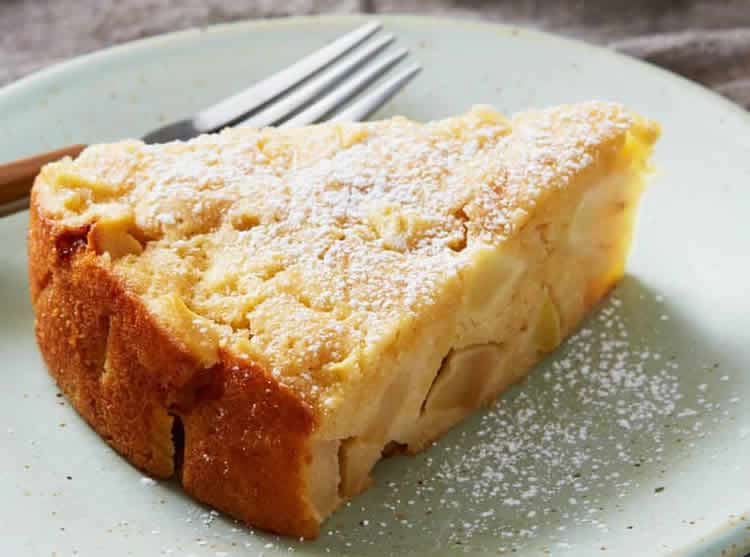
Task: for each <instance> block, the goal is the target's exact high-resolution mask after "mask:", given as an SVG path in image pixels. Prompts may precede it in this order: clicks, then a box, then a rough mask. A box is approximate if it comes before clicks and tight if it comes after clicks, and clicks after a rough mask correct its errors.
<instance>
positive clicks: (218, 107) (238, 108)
mask: <svg viewBox="0 0 750 557" xmlns="http://www.w3.org/2000/svg"><path fill="white" fill-rule="evenodd" d="M380 27H381V25H380V23H379V22H372V23H367V24H365V25H363V26H361V27H358V28H357V29H355V30H354V31H352V32H350V33H347V34H346V35H344V36H343V37H341V38H339V39H337V40H336V41H334V42H332V43H331V44H329V45H326V46H324V47H323V48H321V49H320V50H317V51H316V52H313V53H312V54H310V55H308V56H306V57H305V58H303V59H302V60H300V61H299V62H296V63H294V64H292V65H291V66H289V67H288V68H287V69H285V70H283V71H281V72H278V73H276V74H274V75H272V76H271V77H268V78H266V79H264V80H263V81H261V82H260V83H257V84H255V85H253V86H252V87H250V88H248V89H245V90H244V91H241V92H240V93H237V94H236V95H232V96H231V97H229V98H227V99H224V100H223V101H220V102H218V103H216V104H215V105H213V106H210V107H208V108H206V109H204V110H202V111H200V112H198V114H196V115H195V117H194V118H193V125H194V126H195V128H196V129H197V130H198V131H199V132H202V133H205V132H210V131H215V130H218V129H219V128H222V127H224V126H226V125H229V124H231V123H232V122H234V121H236V120H237V119H238V118H240V117H242V116H243V115H244V114H247V113H248V112H251V111H252V110H255V109H256V108H258V107H259V106H261V105H263V104H265V103H267V102H268V101H270V100H271V99H273V98H275V97H277V96H278V95H280V94H281V93H283V92H285V91H287V90H289V89H290V88H291V87H293V86H294V85H296V84H297V83H299V82H300V81H302V80H303V79H305V78H307V77H309V76H311V75H312V74H314V73H316V72H318V71H320V70H321V69H323V68H325V67H326V66H328V65H329V64H331V63H332V62H334V61H335V60H336V59H338V58H339V57H340V56H342V55H343V54H345V53H346V52H348V51H349V50H351V49H352V48H354V47H355V46H357V45H358V44H360V43H361V42H362V41H364V40H365V39H367V38H368V37H370V36H372V35H373V34H374V33H375V32H376V31H377V30H378V29H380Z"/></svg>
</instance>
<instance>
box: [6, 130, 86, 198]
mask: <svg viewBox="0 0 750 557" xmlns="http://www.w3.org/2000/svg"><path fill="white" fill-rule="evenodd" d="M85 148H86V145H81V144H77V145H69V146H68V147H63V148H62V149H56V150H54V151H47V152H46V153H40V154H38V155H34V156H32V157H27V158H25V159H18V160H15V161H12V162H8V163H4V164H0V205H4V204H5V203H10V202H12V201H18V200H20V199H23V198H25V197H27V196H28V195H29V192H30V191H31V186H32V185H33V184H34V179H35V178H36V176H37V174H39V171H40V170H41V169H42V167H43V166H44V165H45V164H47V163H48V162H53V161H56V160H58V159H61V158H63V157H65V156H70V157H75V156H78V154H79V153H80V152H81V151H83V150H84V149H85Z"/></svg>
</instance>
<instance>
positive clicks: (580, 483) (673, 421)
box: [0, 17, 750, 557]
mask: <svg viewBox="0 0 750 557" xmlns="http://www.w3.org/2000/svg"><path fill="white" fill-rule="evenodd" d="M384 20H385V25H386V27H387V28H388V30H389V31H391V32H394V33H395V34H396V35H397V36H398V37H399V38H400V40H401V41H402V42H404V43H407V44H409V45H410V46H412V48H413V51H414V55H415V56H416V57H417V58H418V59H419V61H420V62H421V63H422V64H423V65H424V68H425V71H424V73H423V74H422V75H421V76H420V77H419V78H418V79H417V80H416V81H415V82H414V83H413V84H411V85H410V86H409V87H408V89H407V90H406V91H404V92H403V93H402V94H401V95H400V96H398V98H397V99H396V100H395V101H394V102H392V103H391V104H390V105H389V106H388V107H387V109H386V110H385V111H384V112H383V114H384V115H386V114H397V113H398V114H405V115H407V116H410V117H412V118H416V119H431V118H436V117H441V116H446V115H449V114H452V113H456V112H461V111H464V110H466V109H467V108H469V106H470V105H472V104H474V103H489V104H494V105H496V106H497V107H498V108H500V109H501V110H503V111H507V112H513V111H516V110H520V109H523V108H527V107H532V106H542V105H548V104H554V103H564V102H573V101H580V100H585V99H591V98H597V99H609V100H616V101H621V102H623V103H625V104H627V105H629V106H630V107H632V108H633V109H636V110H637V111H640V112H642V113H644V114H646V115H648V116H651V117H653V118H656V119H658V120H659V121H660V122H661V123H662V124H663V128H664V136H663V139H662V140H661V142H660V143H659V146H658V149H657V153H656V162H657V164H658V167H659V173H658V175H657V176H656V177H655V179H654V180H653V182H652V186H651V187H650V189H649V190H648V192H647V194H646V196H645V198H644V202H643V207H642V212H641V219H640V223H639V227H638V232H637V237H636V240H635V247H634V250H633V253H632V256H631V259H630V262H629V266H628V274H627V277H626V278H625V280H624V281H623V283H622V284H621V285H620V287H619V288H618V289H617V291H616V292H615V297H614V299H613V300H610V301H609V302H607V303H605V304H604V305H603V307H601V308H599V310H598V312H597V314H596V315H595V316H594V317H593V318H592V319H590V320H589V322H588V323H587V324H586V325H585V329H584V330H583V332H582V333H581V334H579V335H578V336H577V337H576V338H575V339H573V340H572V341H570V342H568V343H567V344H566V345H565V346H564V347H563V348H562V349H561V350H559V351H558V352H557V353H556V354H554V355H552V356H551V357H550V358H548V360H547V361H546V362H544V363H543V364H542V365H541V366H539V368H538V369H537V370H535V371H534V373H533V374H532V376H531V378H530V380H529V382H528V383H527V384H525V385H523V386H521V387H519V388H517V389H515V390H514V391H513V392H511V393H509V394H508V395H507V396H505V397H503V399H502V400H501V402H500V403H499V404H498V406H496V407H495V408H494V409H493V410H490V411H486V412H484V413H480V414H479V415H477V416H475V417H474V418H473V419H471V420H470V421H469V422H468V423H466V424H464V425H463V426H461V427H459V428H457V429H456V430H455V431H453V432H452V433H451V434H450V435H448V437H446V438H445V439H444V440H443V441H441V442H440V443H439V445H438V446H436V447H434V448H432V449H431V450H429V451H427V452H426V453H424V454H423V455H421V456H419V457H417V458H412V459H409V458H403V457H402V458H393V459H391V460H389V461H387V462H385V463H384V464H382V465H381V466H379V467H378V469H377V473H376V481H377V485H376V487H374V488H373V489H371V490H370V491H368V492H367V493H366V494H365V495H363V496H362V497H360V498H358V499H356V500H355V501H354V502H352V504H351V505H350V506H347V507H346V508H344V509H342V510H341V511H339V512H338V513H336V514H335V515H334V517H333V518H332V519H331V520H330V521H329V522H328V523H327V524H326V525H325V527H324V529H323V535H322V536H321V538H320V539H319V540H318V541H316V542H312V543H299V542H297V541H295V540H286V539H279V538H276V537H274V536H269V535H266V534H263V533H258V532H251V531H249V530H247V529H245V528H243V527H241V526H239V525H237V524H235V523H233V522H232V521H231V520H228V519H225V518H223V517H221V516H215V515H213V514H210V513H209V512H208V509H206V508H204V507H201V506H200V505H198V504H196V503H194V502H192V501H191V500H189V499H188V498H187V497H185V496H184V495H183V494H182V493H181V492H180V490H179V489H178V488H177V487H176V486H174V485H172V484H170V483H158V484H153V483H151V482H149V481H148V480H147V479H145V478H143V477H142V475H141V474H140V473H139V472H138V471H137V470H135V469H134V468H132V467H131V466H129V465H128V464H127V463H126V462H125V461H124V460H123V459H121V458H120V457H119V456H118V455H117V454H115V453H114V452H113V451H112V450H110V449H109V448H108V447H107V446H106V445H105V444H104V443H103V442H102V441H101V440H100V439H99V438H98V436H97V435H96V434H95V433H94V432H93V431H91V430H90V429H89V428H88V427H87V426H86V424H85V423H83V422H82V420H81V419H80V418H79V417H78V416H77V415H76V414H75V412H74V411H73V410H72V409H71V408H70V406H69V405H68V404H67V403H65V401H64V399H63V398H60V397H58V396H56V394H57V390H56V388H55V386H54V384H53V383H52V381H51V380H50V379H49V378H48V376H47V374H46V372H45V370H44V366H43V364H42V361H41V359H40V357H39V354H38V353H37V350H36V347H35V344H34V338H33V334H32V313H31V307H30V305H29V301H28V292H27V281H26V258H25V232H26V221H27V216H26V215H25V214H21V215H17V216H14V217H12V218H7V219H2V220H0V238H1V239H2V242H0V303H1V304H2V305H1V306H0V317H1V318H0V358H2V362H3V364H2V367H0V370H2V371H0V373H1V374H2V375H1V376H0V377H1V380H0V385H1V388H0V499H1V500H0V506H1V507H0V508H2V518H0V553H2V554H3V555H54V554H56V555H73V554H77V555H96V556H99V555H108V556H113V557H114V556H120V555H139V556H140V555H171V554H174V555H198V556H205V555H208V556H229V555H255V554H260V553H264V554H265V555H277V554H286V553H287V552H290V551H294V552H295V553H297V554H302V555H325V554H328V553H331V554H351V555H373V556H375V555H377V556H381V555H399V554H413V555H422V554H427V553H430V554H435V555H454V554H457V553H462V552H466V553H470V554H478V555H496V554H498V553H504V552H507V553H513V552H515V553H514V554H515V555H519V556H530V555H540V554H544V553H545V551H546V552H548V553H552V554H554V555H560V554H569V555H575V556H582V555H622V556H634V555H638V556H647V555H672V554H678V555H691V556H698V555H700V556H713V555H719V554H720V552H721V551H723V550H725V551H726V553H725V554H726V555H735V554H737V555H741V554H742V553H743V549H747V548H748V547H750V531H749V530H748V526H750V521H749V520H748V518H750V517H749V516H748V514H747V513H748V511H750V376H749V373H750V370H748V367H749V365H750V225H748V220H747V219H748V217H749V216H750V119H749V118H748V115H747V114H746V113H745V112H743V111H742V110H740V109H739V108H737V107H735V106H733V105H732V104H730V103H728V102H727V101H725V100H723V99H721V98H719V97H717V96H715V95H713V94H711V93H709V92H707V91H705V90H704V89H702V88H700V87H698V86H696V85H693V84H691V83H688V82H686V81H684V80H682V79H679V78H677V77H675V76H673V75H670V74H668V73H666V72H664V71H661V70H658V69H655V68H653V67H650V66H648V65H645V64H642V63H640V62H636V61H633V60H630V59H627V58H624V57H622V56H618V55H616V54H613V53H611V52H608V51H606V50H602V49H598V48H593V47H590V46H587V45H585V44H582V43H578V42H572V41H569V40H563V39H560V38H557V37H552V36H548V35H543V34H540V33H535V32H529V31H519V30H516V29H512V28H506V27H499V26H494V25H492V26H491V25H484V24H476V23H466V22H459V21H450V20H441V19H427V18H408V17H393V18H384ZM358 23H360V20H359V19H357V18H354V17H351V18H349V17H346V18H343V17H336V18H323V19H291V20H285V21H274V22H253V23H243V24H238V25H229V26H222V27H216V28H211V29H208V30H201V31H189V32H185V33H178V34H175V35H169V36H166V37H160V38H156V39H151V40H147V41H142V42H138V43H134V44H131V45H126V46H123V47H119V48H116V49H113V50H109V51H106V52H101V53H97V54H94V55H92V56H88V57H85V58H82V59H79V60H76V61H73V62H71V63H68V64H64V65H61V66H58V67H56V68H53V69H51V70H49V71H46V72H43V73H41V74H38V75H36V76H32V77H31V78H28V79H26V80H24V81H22V82H20V83H17V84H15V85H12V86H10V87H8V88H6V89H4V90H2V91H0V160H6V159H12V158H15V157H19V156H22V155H27V154H31V153H34V152H35V151H40V150H44V149H48V148H53V147H59V146H61V145H64V144H67V143H73V142H96V141H106V140H114V139H119V138H122V137H127V136H138V135H140V134H142V133H144V132H146V131H147V130H149V129H151V128H153V127H155V126H157V125H159V124H161V123H163V122H166V121H169V120H172V119H177V118H181V117H184V116H186V115H188V114H189V113H190V112H191V111H193V110H195V109H197V108H198V107H201V106H203V105H206V104H209V103H211V102H213V101H215V100H217V99H219V98H221V97H223V96H225V95H227V94H229V93H232V92H234V91H237V90H238V89H240V88H242V87H243V86H246V85H247V84H249V83H251V82H253V81H254V80H256V79H259V78H261V77H263V76H265V75H267V74H269V73H272V72H273V71H275V70H278V69H279V68H282V67H284V66H285V65H286V64H288V63H290V62H292V61H293V60H295V59H296V58H298V57H300V56H301V55H302V54H304V53H306V52H309V51H310V50H312V49H314V48H316V47H318V46H320V45H321V44H323V43H325V42H326V41H328V40H330V39H332V38H334V37H336V36H337V35H339V34H340V33H342V32H344V31H346V30H348V29H351V28H353V27H354V26H355V25H356V24H358Z"/></svg>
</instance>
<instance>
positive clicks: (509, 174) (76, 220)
mask: <svg viewBox="0 0 750 557" xmlns="http://www.w3.org/2000/svg"><path fill="white" fill-rule="evenodd" d="M654 130H655V128H654V127H653V125H652V124H650V123H644V122H641V121H640V120H637V119H636V121H635V122H634V120H633V118H632V117H631V116H630V115H629V114H628V113H626V112H625V111H624V110H623V109H622V108H621V107H620V106H619V105H615V104H605V103H587V104H580V105H570V106H561V107H557V108H553V109H549V110H544V111H535V112H527V113H523V114H520V115H518V116H516V117H515V118H513V119H512V120H510V121H509V120H506V119H505V118H503V117H502V116H500V115H499V114H497V113H496V112H494V111H492V110H490V109H487V108H475V109H474V110H472V111H471V112H469V113H468V114H467V115H465V116H462V117H457V118H452V119H448V120H443V121H438V122H434V123H430V124H418V123H415V122H411V121H409V120H406V119H404V118H394V119H391V120H386V121H381V122H372V123H363V124H345V125H341V124H325V125H320V126H314V127H308V128H302V129H296V130H283V129H281V130H277V129H263V130H255V129H242V128H239V129H232V130H227V131H225V132H222V133H220V134H216V135H207V136H202V137H199V138H197V139H195V140H192V141H189V142H185V143H182V142H176V143H170V144H165V145H144V144H143V143H141V142H137V141H130V142H122V143H117V144H112V145H99V146H94V147H91V148H89V149H87V150H86V151H85V152H84V153H83V154H82V155H81V156H80V157H79V158H78V159H77V160H75V161H71V160H64V161H61V162H58V163H55V164H52V165H49V166H47V167H46V168H45V169H44V170H43V172H42V174H41V177H40V179H39V180H38V182H37V186H36V188H37V192H38V199H40V200H41V203H42V207H43V209H44V211H45V213H46V214H47V215H48V216H50V217H51V218H53V219H57V220H59V221H60V222H61V223H62V224H64V225H66V226H71V227H76V226H81V225H89V224H94V226H93V228H92V230H91V233H90V235H89V238H90V243H91V244H92V247H93V248H94V249H95V250H96V251H97V252H98V253H100V259H101V264H102V265H106V266H109V267H110V268H111V269H112V270H113V272H114V273H115V274H116V275H117V276H119V277H121V279H122V280H123V281H124V282H125V283H126V284H127V286H128V288H129V289H130V290H131V291H132V292H134V293H136V294H137V295H139V296H140V297H141V298H142V299H143V300H144V302H145V303H146V304H147V306H148V307H149V308H150V310H151V311H153V312H154V313H155V314H157V315H158V316H159V318H160V319H161V320H162V321H163V323H164V325H165V327H167V328H169V329H170V330H171V331H173V332H174V334H175V335H176V336H177V338H179V339H181V340H182V341H183V342H184V343H185V346H186V347H187V348H188V349H190V350H192V351H193V352H194V353H195V354H196V355H197V356H198V357H199V358H200V359H201V360H202V361H203V362H204V363H205V364H206V365H210V364H211V363H213V362H215V361H216V360H217V358H218V357H219V350H220V349H221V348H223V349H226V350H230V351H233V352H234V353H236V354H239V355H240V357H243V358H249V359H253V360H255V361H257V362H259V363H260V364H261V365H263V366H265V367H266V368H267V369H268V370H269V372H270V373H273V374H274V375H275V376H276V377H277V378H278V379H279V380H280V381H281V382H282V383H285V384H287V385H288V386H290V387H291V388H293V389H294V390H295V391H296V392H298V393H299V394H300V395H301V396H302V397H305V398H306V399H307V400H309V401H310V402H311V403H313V404H317V405H319V406H320V407H321V408H327V407H332V406H334V405H335V401H336V399H337V396H338V395H339V394H340V393H341V392H342V389H343V388H344V387H343V385H346V384H348V383H353V382H356V381H357V379H358V378H360V377H361V376H362V375H363V374H366V373H368V362H370V361H371V354H372V353H373V351H377V350H386V349H388V346H389V344H388V342H386V340H385V339H388V338H392V337H393V335H399V334H402V333H405V332H406V331H409V330H411V329H413V328H414V327H413V323H415V322H416V320H418V319H421V318H424V316H425V315H427V314H429V313H430V311H431V308H434V307H435V306H436V304H438V302H440V301H441V300H442V299H444V298H445V297H446V296H460V295H461V276H462V273H463V272H464V271H465V270H466V269H467V268H469V267H471V266H472V265H477V264H479V263H477V261H478V260H477V259H476V258H475V257H474V254H475V252H476V250H478V249H480V248H481V247H482V246H486V245H498V244H500V243H502V242H503V241H504V240H505V239H507V238H508V237H510V236H512V235H513V234H514V233H515V232H516V231H517V230H518V228H519V227H520V226H522V225H523V223H524V222H525V221H526V220H527V219H528V217H529V215H530V214H531V213H532V212H533V211H534V208H535V206H536V205H537V204H539V203H541V202H542V201H543V200H544V199H545V197H546V196H547V195H549V194H551V193H554V192H556V191H559V190H561V189H563V188H566V187H567V186H568V185H569V184H571V183H572V181H573V180H575V179H576V178H577V177H578V176H581V175H582V174H583V173H585V172H587V171H588V170H589V169H590V168H593V166H594V163H595V162H596V160H597V157H600V156H601V155H602V153H606V152H607V150H610V151H611V150H612V149H613V148H614V147H616V146H622V145H623V144H624V142H625V141H626V140H627V137H628V134H629V133H630V134H631V135H638V134H641V135H643V134H653V133H654ZM433 317H435V316H433Z"/></svg>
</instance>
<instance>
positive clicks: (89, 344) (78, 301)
mask: <svg viewBox="0 0 750 557" xmlns="http://www.w3.org/2000/svg"><path fill="white" fill-rule="evenodd" d="M87 233H88V228H87V227H84V228H80V229H74V230H71V229H69V228H65V227H62V226H60V225H59V224H56V223H55V222H53V221H52V220H50V219H48V218H46V217H45V215H44V214H43V213H42V212H41V211H40V208H39V204H38V202H37V200H36V198H35V196H34V195H32V207H31V226H30V233H29V246H28V248H29V275H30V282H31V296H32V301H33V304H34V307H35V310H36V324H35V328H36V336H37V340H38V343H39V346H40V348H41V352H42V354H43V356H44V359H45V362H46V363H47V366H48V368H49V371H50V373H51V374H52V376H53V377H54V378H55V380H56V381H57V383H58V385H59V386H60V389H61V390H62V391H63V392H64V393H65V395H66V396H67V397H68V398H69V399H70V400H71V401H72V403H73V406H74V407H75V408H76V409H77V410H78V412H79V413H80V414H81V415H82V416H83V417H84V418H85V419H86V420H87V421H88V423H89V424H90V425H91V426H92V427H93V428H94V429H95V430H96V431H97V432H98V433H99V434H100V435H101V436H102V437H104V438H105V439H106V440H107V441H108V442H109V444H110V445H112V447H114V448H115V449H116V450H117V451H118V452H120V453H122V454H123V455H124V456H126V457H127V458H128V460H130V461H131V462H132V463H133V464H135V465H136V466H138V467H139V468H141V469H143V470H144V471H146V472H148V473H149V474H152V475H154V476H157V477H160V478H168V477H170V476H172V475H173V474H174V473H175V466H174V463H175V447H174V443H173V440H172V424H173V421H174V419H175V418H174V417H177V418H178V419H179V420H180V421H181V422H182V425H183V428H184V456H183V463H182V470H181V479H182V483H183V485H184V487H185V489H186V490H187V491H188V492H189V493H191V494H192V495H193V496H195V497H196V498H197V499H199V500H201V501H204V502H206V503H209V504H210V505H212V506H214V507H216V508H218V509H220V510H222V511H225V512H227V513H229V514H231V515H232V516H235V517H237V518H239V519H240V520H242V521H244V522H246V523H248V524H252V525H254V526H258V527H260V528H264V529H267V530H271V531H274V532H278V533H281V534H293V535H297V536H305V537H314V536H316V535H317V532H318V520H317V518H316V517H315V516H314V515H313V511H312V510H311V508H310V506H309V504H308V503H307V501H306V498H305V497H304V493H305V491H306V486H305V477H304V470H305V467H306V463H307V462H308V461H309V459H310V455H309V454H307V451H308V450H307V448H306V447H307V445H306V441H307V438H308V437H309V435H310V434H311V432H312V430H313V426H314V420H313V415H312V413H311V411H310V409H309V408H308V407H307V406H306V405H305V404H304V403H302V402H300V401H299V400H298V399H297V398H296V397H295V396H294V395H293V394H291V393H290V392H289V391H288V390H287V389H286V388H284V387H281V386H279V385H278V383H277V382H276V381H275V380H274V378H273V377H272V376H271V375H270V374H269V373H267V371H266V370H264V369H262V368H260V367H259V366H258V365H257V364H252V363H247V362H241V361H233V360H231V359H230V358H229V357H228V356H227V355H226V354H222V355H221V359H220V362H219V363H218V364H216V365H215V366H214V367H213V368H211V369H209V370H206V369H205V368H203V367H202V366H201V365H200V364H199V363H198V362H197V361H196V359H195V357H194V356H192V355H191V354H190V353H189V352H188V351H187V350H185V349H184V347H181V346H180V344H179V342H178V341H177V340H176V339H174V338H172V337H170V335H169V334H168V333H167V332H166V331H165V330H164V329H163V328H161V327H160V326H159V325H158V324H157V323H156V322H155V321H154V319H153V317H152V316H151V315H150V314H149V313H148V312H147V311H146V309H145V308H144V307H143V305H142V303H141V302H140V301H139V300H138V299H137V298H136V297H135V296H132V295H130V294H129V293H128V292H127V291H126V289H125V288H124V287H123V285H122V284H121V283H120V282H119V281H118V280H117V279H116V278H115V277H114V276H113V275H112V274H111V273H110V272H109V271H108V270H106V269H104V268H102V267H101V266H99V265H98V264H97V259H96V256H95V254H94V253H93V252H92V251H91V250H90V249H88V247H87ZM173 416H174V417H173ZM240 440H241V443H238V441H240Z"/></svg>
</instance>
